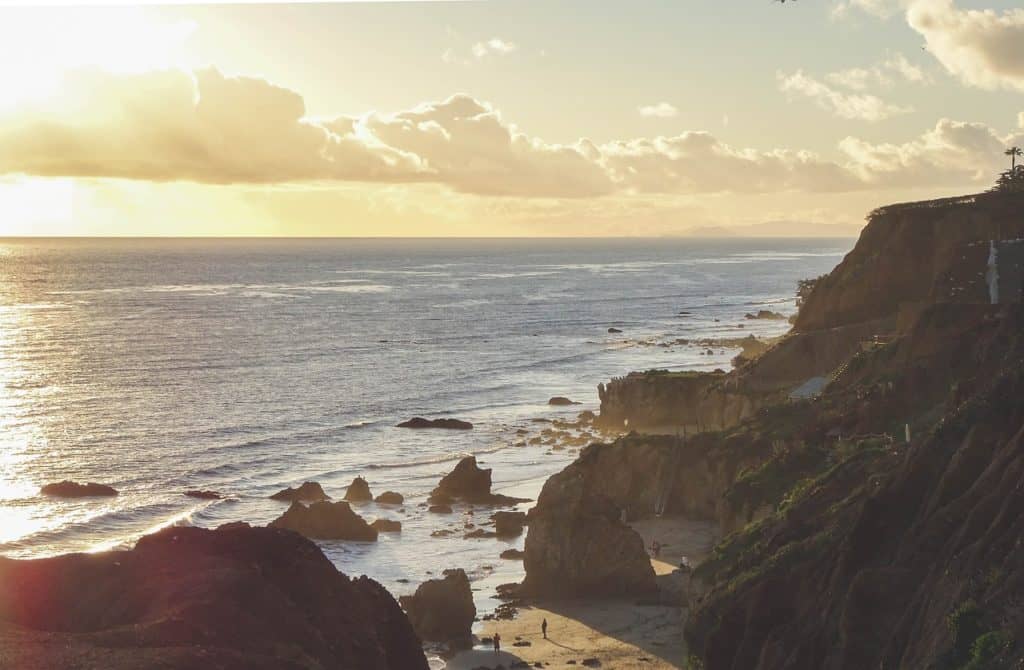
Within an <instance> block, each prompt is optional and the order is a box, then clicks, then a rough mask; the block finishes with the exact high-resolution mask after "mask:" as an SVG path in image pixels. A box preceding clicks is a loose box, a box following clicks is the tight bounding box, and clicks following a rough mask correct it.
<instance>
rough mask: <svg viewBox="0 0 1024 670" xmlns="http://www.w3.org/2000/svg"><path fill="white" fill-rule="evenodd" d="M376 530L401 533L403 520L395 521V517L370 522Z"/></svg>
mask: <svg viewBox="0 0 1024 670" xmlns="http://www.w3.org/2000/svg"><path fill="white" fill-rule="evenodd" d="M370 527H372V528H373V529H374V530H376V531H377V532H379V533H401V532H402V522H401V521H395V520H393V519H377V520H376V521H374V522H373V523H371V524H370Z"/></svg>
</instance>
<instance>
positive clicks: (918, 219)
mask: <svg viewBox="0 0 1024 670" xmlns="http://www.w3.org/2000/svg"><path fill="white" fill-rule="evenodd" d="M1022 212H1024V196H1022V195H1021V194H979V195H976V196H969V197H965V198H959V199H948V200H937V201H931V202H925V203H913V204H908V205H893V206H891V207H885V208H882V209H879V210H877V211H876V212H874V213H873V214H872V216H871V217H870V220H869V222H868V225H867V226H866V227H865V228H864V230H863V232H861V235H860V239H859V240H858V241H857V245H856V246H855V247H854V248H853V250H852V251H851V252H850V253H849V254H847V256H846V258H844V259H843V262H842V263H840V264H839V266H838V267H836V269H835V270H833V271H832V272H831V273H830V274H829V275H827V276H826V277H825V278H824V279H822V280H821V282H820V283H819V284H818V286H817V287H816V288H815V290H814V291H813V292H812V293H811V295H810V296H809V297H808V298H807V300H806V302H805V303H804V305H803V307H802V308H801V310H800V314H799V316H798V317H797V319H796V325H795V328H796V330H797V331H799V332H808V331H812V330H820V329H823V328H834V327H836V326H844V325H847V324H851V323H861V322H864V321H873V320H876V319H882V318H887V317H889V318H891V317H894V316H896V315H897V314H898V312H899V310H900V308H901V306H904V305H907V304H910V303H913V302H929V303H931V302H940V301H951V302H988V299H989V296H988V289H987V287H986V284H985V281H984V276H983V274H984V266H983V263H984V261H985V257H986V256H987V251H988V249H987V243H988V241H989V240H999V239H1015V238H1021V237H1024V216H1022Z"/></svg>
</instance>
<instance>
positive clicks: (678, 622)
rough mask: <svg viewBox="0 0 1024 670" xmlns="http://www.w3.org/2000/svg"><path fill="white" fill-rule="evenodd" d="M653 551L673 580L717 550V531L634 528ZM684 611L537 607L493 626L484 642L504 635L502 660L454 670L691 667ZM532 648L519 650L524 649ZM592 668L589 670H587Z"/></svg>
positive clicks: (466, 663)
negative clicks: (518, 665)
mask: <svg viewBox="0 0 1024 670" xmlns="http://www.w3.org/2000/svg"><path fill="white" fill-rule="evenodd" d="M632 525H633V527H634V528H635V529H636V530H637V532H639V533H640V534H641V536H643V538H644V543H645V545H646V546H648V547H649V546H650V543H651V539H653V538H657V539H658V541H659V542H661V543H662V545H663V546H664V549H663V550H662V552H661V554H660V556H659V557H658V558H652V559H651V564H652V566H653V567H654V569H655V572H656V573H657V574H659V575H663V574H669V573H671V572H672V571H673V570H674V569H675V567H676V566H678V565H679V560H680V558H681V557H682V556H686V557H688V558H689V559H690V560H691V561H693V562H694V563H696V562H699V561H700V560H702V559H703V558H704V556H706V555H707V552H708V551H710V549H711V547H712V546H713V545H714V541H715V537H716V536H715V532H716V530H717V524H713V523H706V522H693V521H688V520H686V519H681V518H658V519H649V520H645V521H640V522H637V523H634V524H632ZM685 616H686V610H685V609H684V608H681V607H658V606H641V605H637V604H636V603H635V601H634V600H606V599H600V600H599V599H585V600H572V601H562V602H543V603H536V604H534V605H533V606H530V607H523V608H521V609H520V611H519V615H518V616H517V617H516V619H514V620H512V621H490V622H486V623H485V624H484V626H483V627H482V629H481V630H480V631H479V632H478V635H479V636H480V637H489V636H492V635H493V634H494V633H495V632H498V633H500V634H501V640H502V645H501V646H502V653H501V654H499V655H496V654H495V653H494V652H493V650H492V649H490V647H486V648H485V647H484V646H480V647H478V648H477V649H474V650H472V651H467V652H463V653H461V654H458V655H456V656H455V657H454V658H452V659H451V660H450V661H449V662H448V665H447V666H445V667H446V670H473V669H474V668H496V667H497V666H498V665H503V666H505V668H509V667H510V666H511V664H512V663H515V662H517V661H522V662H525V663H527V664H529V665H530V666H531V667H532V666H533V664H534V663H537V662H540V663H545V664H548V663H549V664H551V666H552V667H566V666H567V665H569V663H568V662H569V661H576V667H581V666H582V662H583V661H584V660H586V659H590V658H594V659H597V660H598V661H599V662H600V663H601V667H605V668H615V669H616V670H634V669H635V670H640V669H644V670H671V669H674V668H683V667H685V660H686V656H687V653H686V646H685V644H684V642H683V623H684V621H685ZM544 619H547V621H548V637H549V639H547V640H545V639H544V638H543V636H542V635H541V622H542V621H543V620H544ZM521 641H525V642H529V646H521V647H516V646H514V644H515V643H516V642H521ZM582 667H585V666H582Z"/></svg>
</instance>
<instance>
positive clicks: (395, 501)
mask: <svg viewBox="0 0 1024 670" xmlns="http://www.w3.org/2000/svg"><path fill="white" fill-rule="evenodd" d="M374 502H377V503H380V504H382V505H401V504H402V503H403V502H405V497H404V496H403V495H402V494H401V493H395V492H394V491H385V492H384V493H381V494H380V495H379V496H377V497H376V498H374Z"/></svg>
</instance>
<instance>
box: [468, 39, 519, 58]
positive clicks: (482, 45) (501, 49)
mask: <svg viewBox="0 0 1024 670" xmlns="http://www.w3.org/2000/svg"><path fill="white" fill-rule="evenodd" d="M518 49H519V46H518V45H517V44H516V43H515V42H507V41H505V40H503V39H500V38H497V37H492V38H491V39H489V40H487V41H486V42H477V43H476V44H474V45H473V48H472V49H471V50H470V51H472V53H473V56H474V57H476V59H477V60H480V59H483V58H486V57H487V56H504V55H507V54H510V53H512V52H513V51H516V50H518Z"/></svg>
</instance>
